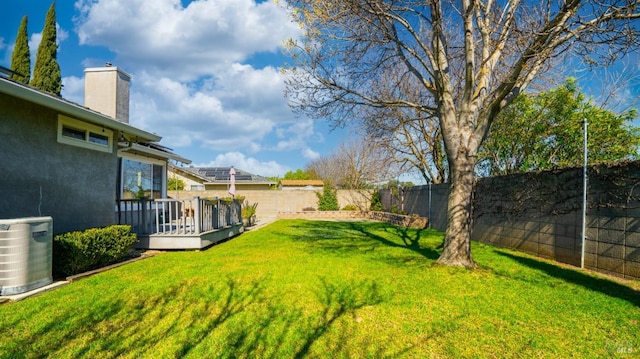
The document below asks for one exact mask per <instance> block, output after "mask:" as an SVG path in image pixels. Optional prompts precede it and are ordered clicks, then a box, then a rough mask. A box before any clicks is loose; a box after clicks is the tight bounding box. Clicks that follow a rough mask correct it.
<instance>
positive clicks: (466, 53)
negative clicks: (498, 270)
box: [287, 0, 640, 267]
mask: <svg viewBox="0 0 640 359" xmlns="http://www.w3.org/2000/svg"><path fill="white" fill-rule="evenodd" d="M639 2H640V0H611V1H599V0H564V1H562V0H544V1H541V2H532V1H520V0H505V1H494V0H449V1H445V0H423V1H420V0H387V1H385V0H341V1H326V0H290V4H291V5H290V6H291V13H292V16H293V17H294V19H295V20H296V21H298V22H299V23H300V25H301V27H302V28H303V29H304V31H305V37H304V38H303V39H302V40H301V41H299V42H295V41H291V42H290V43H289V45H290V48H291V54H292V56H293V58H294V67H292V68H290V69H289V75H290V78H289V81H288V83H287V96H288V98H289V102H290V104H291V105H292V106H293V107H294V108H297V109H298V110H300V111H303V112H305V113H308V114H310V115H312V116H316V117H320V118H328V119H331V120H332V121H335V122H336V123H341V122H343V121H346V120H349V119H351V118H354V117H357V115H358V114H359V111H360V109H362V108H385V107H404V108H414V109H415V110H416V111H420V112H423V113H427V114H430V115H431V116H433V118H437V119H438V122H439V126H440V129H441V131H442V137H443V140H444V145H445V151H446V154H447V162H448V165H449V175H450V183H451V192H450V193H451V194H450V197H449V203H448V225H447V230H446V235H445V239H444V246H443V251H442V254H441V256H440V258H439V259H438V262H439V263H441V264H445V265H452V266H464V267H474V266H475V262H474V261H473V259H472V256H471V247H470V239H471V234H470V228H471V193H472V189H473V179H474V166H475V163H476V155H477V152H478V148H479V147H480V144H481V143H482V140H483V138H484V137H485V136H486V134H487V133H488V131H489V129H490V127H491V123H492V122H493V120H494V119H495V117H496V115H497V114H498V113H499V112H500V111H501V110H502V109H503V108H504V107H505V106H506V105H507V104H509V103H510V102H511V101H513V99H514V98H515V97H516V96H518V94H520V93H522V92H523V91H524V90H525V89H527V87H529V86H530V85H531V84H532V82H533V81H534V80H536V79H537V78H540V75H541V74H544V73H545V72H547V71H548V70H549V69H551V68H552V67H553V64H554V60H560V59H562V57H566V56H582V58H583V59H586V60H587V61H589V62H590V63H593V64H602V65H607V64H610V63H611V62H612V61H613V60H615V59H616V58H618V57H620V56H624V55H625V54H626V53H628V52H629V51H637V50H638V26H637V24H635V23H634V21H635V20H637V19H638V18H639V17H640V7H639ZM398 69H400V71H401V76H389V75H388V74H389V73H391V72H392V71H393V72H395V71H399V70H398ZM389 78H391V79H396V81H397V82H396V85H397V86H395V87H389V83H388V82H385V81H388V80H389ZM407 79H412V81H415V83H418V84H420V86H421V87H420V92H419V96H413V95H412V96H406V94H405V93H404V92H403V91H402V86H401V84H402V82H403V81H405V80H407ZM382 83H384V86H385V87H389V88H395V89H397V91H384V92H382V93H381V92H380V91H378V90H377V88H378V86H379V85H380V84H382ZM382 94H385V95H384V96H383V95H382Z"/></svg>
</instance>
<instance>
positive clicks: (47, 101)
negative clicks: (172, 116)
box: [0, 77, 162, 142]
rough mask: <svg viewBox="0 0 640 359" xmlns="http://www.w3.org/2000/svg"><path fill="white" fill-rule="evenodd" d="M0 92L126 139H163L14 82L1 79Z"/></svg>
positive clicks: (152, 140) (153, 140)
mask: <svg viewBox="0 0 640 359" xmlns="http://www.w3.org/2000/svg"><path fill="white" fill-rule="evenodd" d="M0 92H3V93H6V94H8V95H12V96H15V97H17V98H19V99H22V100H25V101H29V102H32V103H35V104H38V105H40V106H44V107H47V108H50V109H53V110H56V111H59V112H62V113H64V114H66V115H69V116H72V117H75V118H77V119H81V120H84V121H87V122H90V123H92V124H95V125H98V126H104V127H106V128H109V129H113V130H116V131H120V132H122V133H123V134H124V135H125V137H129V138H130V139H132V140H137V141H148V142H159V141H160V140H161V139H162V137H161V136H158V135H156V134H154V133H151V132H147V131H144V130H141V129H139V128H136V127H133V126H131V125H129V124H127V123H124V122H120V121H117V120H115V119H113V118H111V117H109V116H106V115H103V114H101V113H99V112H96V111H93V110H91V109H89V108H86V107H83V106H80V105H78V104H75V103H72V102H68V101H66V100H64V99H62V98H60V97H57V96H54V95H52V94H47V93H45V92H41V91H39V90H36V89H34V88H31V87H28V86H25V85H21V84H17V83H14V82H13V81H10V80H7V79H4V78H2V77H0Z"/></svg>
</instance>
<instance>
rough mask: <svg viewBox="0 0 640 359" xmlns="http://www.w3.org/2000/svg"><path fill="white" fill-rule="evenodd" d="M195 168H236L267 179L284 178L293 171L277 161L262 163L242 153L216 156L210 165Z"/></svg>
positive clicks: (205, 164)
mask: <svg viewBox="0 0 640 359" xmlns="http://www.w3.org/2000/svg"><path fill="white" fill-rule="evenodd" d="M194 166H195V167H228V166H234V167H235V168H238V169H241V170H244V171H247V172H250V173H253V174H256V175H259V176H265V177H282V176H283V175H284V174H285V173H287V172H288V171H290V170H291V169H290V168H289V167H287V166H283V165H281V164H279V163H277V162H275V161H267V162H261V161H258V160H257V159H255V158H252V157H246V156H245V155H244V154H242V153H240V152H227V153H223V154H220V155H218V156H216V158H215V159H214V160H212V161H210V162H208V163H200V164H194Z"/></svg>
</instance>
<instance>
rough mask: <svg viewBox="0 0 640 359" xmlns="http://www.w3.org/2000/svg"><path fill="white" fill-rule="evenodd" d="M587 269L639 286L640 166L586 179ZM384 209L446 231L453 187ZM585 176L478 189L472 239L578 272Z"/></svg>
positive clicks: (507, 181)
mask: <svg viewBox="0 0 640 359" xmlns="http://www.w3.org/2000/svg"><path fill="white" fill-rule="evenodd" d="M587 174H588V184H587V212H586V241H585V262H584V263H585V268H588V269H592V270H595V271H598V272H601V273H605V274H609V275H615V276H619V277H624V278H631V279H640V162H638V161H633V162H625V163H621V164H616V165H600V166H593V167H590V168H589V169H588V171H587ZM390 192H391V191H388V190H386V191H384V193H382V196H381V197H382V198H383V205H384V207H385V208H391V206H395V207H396V208H402V210H404V211H405V212H407V213H409V214H418V215H421V216H427V217H430V223H431V227H432V228H435V229H438V230H442V231H444V230H445V229H446V213H447V199H448V192H449V187H448V184H438V185H432V186H431V187H429V186H416V187H412V188H407V189H405V190H404V191H401V194H400V196H397V195H396V196H394V195H393V194H391V193H390ZM582 193H583V169H582V168H571V169H563V170H555V171H547V172H538V173H527V174H518V175H509V176H499V177H491V178H480V179H478V180H477V181H476V184H475V191H474V199H473V224H472V239H473V240H476V241H480V242H485V243H489V244H492V245H495V246H500V247H506V248H512V249H516V250H520V251H523V252H526V253H530V254H533V255H536V256H539V257H543V258H548V259H553V260H556V261H559V262H562V263H567V264H571V265H575V266H580V262H581V255H582V207H583V205H582V197H583V194H582Z"/></svg>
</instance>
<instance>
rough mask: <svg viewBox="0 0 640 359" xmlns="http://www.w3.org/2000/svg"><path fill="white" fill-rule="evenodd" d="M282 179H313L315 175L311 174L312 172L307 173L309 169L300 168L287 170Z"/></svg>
mask: <svg viewBox="0 0 640 359" xmlns="http://www.w3.org/2000/svg"><path fill="white" fill-rule="evenodd" d="M283 179H286V180H310V179H315V177H314V176H313V174H312V173H309V171H306V170H301V169H299V168H298V169H297V170H295V172H294V171H289V172H287V173H285V174H284V177H283Z"/></svg>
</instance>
